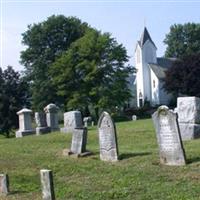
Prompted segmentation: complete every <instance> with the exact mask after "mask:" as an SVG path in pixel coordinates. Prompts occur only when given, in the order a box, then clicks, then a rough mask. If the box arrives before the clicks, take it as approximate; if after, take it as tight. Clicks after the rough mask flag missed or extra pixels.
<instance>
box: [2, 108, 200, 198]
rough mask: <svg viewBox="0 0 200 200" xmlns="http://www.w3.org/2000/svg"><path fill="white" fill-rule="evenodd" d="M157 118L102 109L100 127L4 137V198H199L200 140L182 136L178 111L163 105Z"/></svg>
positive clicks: (156, 114) (72, 119)
mask: <svg viewBox="0 0 200 200" xmlns="http://www.w3.org/2000/svg"><path fill="white" fill-rule="evenodd" d="M28 113H30V111H29V112H28ZM53 114H54V117H55V112H54V113H53ZM65 116H66V115H65ZM69 116H70V117H69V118H68V119H69V120H71V121H76V120H77V119H79V115H78V117H77V119H76V120H75V118H73V117H72V115H69ZM73 116H75V115H73ZM19 117H20V116H19ZM152 117H153V121H154V124H153V121H152V119H138V120H137V121H132V120H130V121H127V122H118V123H114V122H113V120H112V118H111V117H110V115H109V113H107V112H103V113H102V115H101V116H100V118H99V122H98V124H97V125H95V126H88V127H87V128H86V127H84V126H83V124H82V128H81V127H78V128H75V129H73V130H72V129H71V130H72V131H71V133H70V132H69V133H68V134H66V133H63V132H61V131H53V132H50V131H49V132H48V133H45V134H39V135H38V134H36V133H34V134H28V135H27V136H26V137H21V138H18V137H17V138H14V137H13V138H10V139H8V140H7V141H6V143H5V139H4V138H3V137H0V146H1V147H2V148H1V153H0V155H1V166H0V170H1V172H2V173H3V174H2V175H1V176H0V193H1V196H0V199H2V200H7V199H8V200H12V199H20V200H25V199H30V200H32V199H33V200H37V199H38V200H41V199H44V200H55V199H57V200H61V199H100V198H101V199H165V197H166V196H167V199H177V200H178V199H198V198H199V180H200V175H199V162H200V156H199V155H200V149H199V145H200V140H199V139H195V140H194V139H193V140H186V141H183V142H182V141H181V134H180V130H179V129H178V123H177V122H178V120H177V117H176V113H175V112H174V111H171V110H169V108H167V107H166V106H163V107H162V106H161V107H160V108H158V110H157V111H156V112H155V113H154V114H153V116H152ZM55 118H56V117H55ZM20 119H21V118H20ZM28 119H29V118H28ZM47 119H49V116H48V117H47ZM65 119H66V117H65ZM66 120H67V119H66ZM55 123H56V124H57V122H55ZM44 124H45V123H44ZM159 124H162V125H159ZM154 125H155V127H154ZM168 126H169V127H168ZM53 127H55V126H53ZM49 129H50V128H49ZM25 130H26V129H25ZM28 130H30V127H28ZM31 130H32V129H31ZM61 130H62V128H61ZM165 132H166V133H165ZM17 134H18V133H17ZM107 134H108V135H107ZM109 134H110V135H109ZM159 134H161V135H160V136H159ZM170 134H172V135H170ZM174 134H175V135H174ZM156 135H157V136H156ZM66 149H69V150H68V152H67V153H66ZM159 149H160V150H159ZM88 150H89V153H88V154H86V156H81V157H79V156H71V154H73V155H80V154H84V153H85V152H88ZM69 152H70V153H69ZM66 154H67V155H66ZM68 155H69V156H68ZM159 157H160V158H159ZM2 161H3V162H2ZM8 177H9V180H8ZM191 197H192V198H191Z"/></svg>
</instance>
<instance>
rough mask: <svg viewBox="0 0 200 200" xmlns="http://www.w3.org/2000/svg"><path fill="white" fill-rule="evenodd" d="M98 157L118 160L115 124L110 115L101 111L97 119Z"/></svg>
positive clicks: (106, 159)
mask: <svg viewBox="0 0 200 200" xmlns="http://www.w3.org/2000/svg"><path fill="white" fill-rule="evenodd" d="M98 132H99V145H100V159H101V160H103V161H117V160H118V145H117V134H116V129H115V124H114V123H113V121H112V119H111V117H110V115H109V114H108V113H107V112H103V113H102V114H101V116H100V118H99V121H98Z"/></svg>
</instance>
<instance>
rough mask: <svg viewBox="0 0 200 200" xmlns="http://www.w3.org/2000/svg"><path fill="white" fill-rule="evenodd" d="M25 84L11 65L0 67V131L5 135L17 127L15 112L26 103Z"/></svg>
mask: <svg viewBox="0 0 200 200" xmlns="http://www.w3.org/2000/svg"><path fill="white" fill-rule="evenodd" d="M27 99H28V98H27V84H26V82H25V81H24V80H23V78H21V77H20V74H19V73H18V72H15V71H14V69H13V68H12V67H11V66H8V67H7V69H6V70H4V71H3V72H2V70H1V69H0V120H1V123H0V133H1V134H2V133H3V134H5V135H6V136H7V137H8V136H9V133H10V131H11V129H12V128H17V126H18V117H17V114H16V112H17V111H19V109H21V108H22V107H23V106H25V105H26V104H27Z"/></svg>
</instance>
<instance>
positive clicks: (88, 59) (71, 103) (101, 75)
mask: <svg viewBox="0 0 200 200" xmlns="http://www.w3.org/2000/svg"><path fill="white" fill-rule="evenodd" d="M127 61H128V57H127V52H126V50H125V48H124V47H123V46H122V45H121V44H118V43H117V42H116V40H115V39H113V38H112V37H111V36H110V34H108V33H104V34H102V33H101V32H99V31H96V30H89V31H87V33H86V34H85V35H84V36H83V37H82V38H80V39H79V40H77V41H75V42H74V43H73V44H72V45H71V47H70V49H69V50H68V51H66V53H64V54H63V55H62V56H61V57H60V58H59V59H58V60H56V61H55V63H54V64H53V65H52V66H51V75H52V80H53V83H54V85H55V87H56V90H57V94H58V95H60V96H62V97H63V99H65V107H66V109H73V108H79V109H81V110H83V109H85V108H86V110H87V108H88V107H92V108H93V109H94V110H95V114H96V117H98V114H99V109H100V108H101V109H112V108H114V107H116V106H122V105H123V104H124V102H125V101H126V100H128V98H130V96H131V95H130V91H129V89H128V87H127V78H128V75H129V73H130V72H131V68H130V67H129V66H125V63H126V62H127Z"/></svg>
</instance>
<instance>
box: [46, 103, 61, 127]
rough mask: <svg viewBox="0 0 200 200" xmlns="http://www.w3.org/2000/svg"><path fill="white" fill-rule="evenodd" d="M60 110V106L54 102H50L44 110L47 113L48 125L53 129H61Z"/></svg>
mask: <svg viewBox="0 0 200 200" xmlns="http://www.w3.org/2000/svg"><path fill="white" fill-rule="evenodd" d="M58 110H59V109H58V107H57V106H56V105H55V104H53V103H50V104H49V105H47V106H46V107H45V108H44V111H45V113H46V121H47V126H48V127H49V128H50V130H51V131H57V130H59V124H58Z"/></svg>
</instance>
